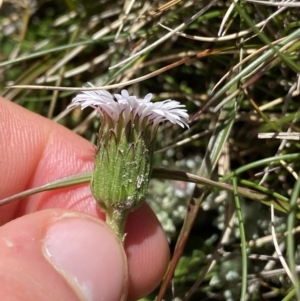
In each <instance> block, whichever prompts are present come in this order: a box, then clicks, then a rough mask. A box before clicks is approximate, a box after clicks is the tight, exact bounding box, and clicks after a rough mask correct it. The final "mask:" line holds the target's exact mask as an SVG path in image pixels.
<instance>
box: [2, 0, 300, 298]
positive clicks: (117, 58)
mask: <svg viewBox="0 0 300 301" xmlns="http://www.w3.org/2000/svg"><path fill="white" fill-rule="evenodd" d="M175 29H176V30H175ZM0 35H1V41H0V43H1V44H0V46H1V48H0V50H1V51H0V78H1V80H0V89H1V90H2V95H3V96H4V97H6V98H8V99H10V100H11V101H14V102H16V103H18V104H20V105H22V106H24V107H26V108H27V109H29V110H32V111H34V112H37V113H38V114H41V115H44V116H46V117H48V118H50V119H53V120H54V121H56V122H59V123H62V124H64V125H65V126H66V127H69V128H70V129H72V130H74V131H75V132H77V133H78V134H79V135H82V136H84V137H85V138H86V139H89V140H91V141H95V132H96V129H97V128H98V126H99V124H98V121H97V119H95V118H94V117H95V114H94V112H92V110H90V111H88V110H85V111H80V110H74V111H73V112H72V113H70V114H66V113H65V112H64V110H65V108H66V106H67V105H68V104H69V103H70V101H71V99H72V97H74V95H75V94H74V93H75V92H74V91H70V90H68V89H61V91H57V90H56V89H51V88H47V87H44V86H51V87H66V88H71V87H77V88H78V87H82V86H86V83H87V82H91V83H93V84H94V85H96V86H107V85H113V86H111V87H110V91H112V92H119V91H120V89H121V88H123V87H126V88H127V89H129V90H130V92H131V93H133V94H135V95H140V96H141V97H142V96H144V95H146V94H147V93H149V92H150V93H153V94H154V100H155V101H156V100H163V99H168V98H171V99H175V100H179V101H181V102H182V103H184V104H185V105H186V106H187V109H188V111H189V114H190V116H191V123H190V129H187V130H182V129H181V128H179V127H178V126H172V125H170V124H166V125H164V126H163V127H162V129H161V131H160V133H159V139H158V140H159V141H158V145H157V154H156V156H155V166H156V167H164V168H168V169H170V168H172V169H178V170H182V171H186V172H189V173H192V174H195V175H197V176H199V177H201V178H200V179H203V178H204V179H211V180H212V182H211V185H210V186H207V185H203V184H199V183H200V182H198V184H197V186H195V184H192V183H190V182H191V181H192V180H191V178H189V179H190V180H189V181H190V182H182V181H178V179H176V177H175V176H174V174H172V173H169V174H168V173H166V174H162V173H159V171H158V172H157V174H156V178H160V179H153V181H152V182H151V187H150V191H149V198H148V201H149V204H150V205H151V206H152V207H153V209H154V210H155V211H156V213H157V215H158V217H159V219H160V220H161V222H162V224H163V226H164V227H165V230H166V233H167V235H168V237H169V240H170V245H171V251H172V254H173V259H172V262H171V265H170V270H169V272H168V273H167V275H166V278H165V280H164V282H163V284H162V286H161V287H160V288H158V289H157V290H156V291H155V292H153V294H151V295H150V296H148V297H146V298H144V299H143V300H154V298H155V297H156V296H157V295H159V297H158V299H159V300H161V299H162V298H164V299H165V300H240V299H241V300H295V299H298V300H299V299H300V298H299V296H300V291H299V288H298V289H297V286H296V284H297V283H298V277H297V273H296V271H297V270H298V267H297V262H298V260H299V246H300V245H299V234H298V232H299V226H298V225H299V222H298V220H297V218H298V217H299V211H298V196H299V189H300V180H299V176H298V175H299V157H300V154H299V147H300V144H299V120H298V119H299V89H298V74H299V72H300V66H299V48H300V40H299V39H300V29H299V2H296V1H293V0H292V1H283V2H277V3H274V2H273V3H271V2H269V1H254V0H247V1H244V0H241V1H237V0H236V1H235V0H233V1H230V0H228V1H221V0H202V1H193V0H192V1H183V0H177V1H176V0H173V1H170V2H167V0H166V1H156V0H153V1H139V0H135V1H134V0H133V1H109V0H99V1H94V0H85V1H83V0H64V1H61V0H53V1H46V0H43V1H42V0H31V1H30V0H18V1H16V0H15V1H14V0H10V1H9V0H7V1H5V2H4V3H2V8H1V10H0ZM116 65H117V66H116ZM11 85H37V86H39V87H41V89H37V87H22V88H20V87H19V88H7V86H11ZM266 133H271V134H268V135H267V134H266ZM172 175H173V178H174V179H175V180H177V181H174V180H173V181H170V180H165V178H172ZM222 185H223V186H222ZM273 207H275V208H276V209H278V210H275V213H274V216H273V217H272V214H271V213H272V208H273ZM187 209H188V210H187ZM272 231H273V235H272ZM281 254H282V255H281ZM170 280H171V281H170Z"/></svg>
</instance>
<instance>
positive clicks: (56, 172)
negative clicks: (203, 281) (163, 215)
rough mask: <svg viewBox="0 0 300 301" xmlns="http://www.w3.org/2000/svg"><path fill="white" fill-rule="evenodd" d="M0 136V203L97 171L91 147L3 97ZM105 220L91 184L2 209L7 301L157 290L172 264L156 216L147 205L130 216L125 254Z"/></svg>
mask: <svg viewBox="0 0 300 301" xmlns="http://www.w3.org/2000/svg"><path fill="white" fill-rule="evenodd" d="M0 133H1V137H2V141H1V143H0V170H1V175H0V183H1V184H0V187H1V189H0V199H2V198H4V197H7V196H10V195H13V194H15V193H18V192H20V191H22V190H24V189H29V188H33V187H36V186H40V185H42V184H45V183H47V182H50V181H53V180H56V179H59V178H62V177H65V176H68V175H72V174H76V173H80V172H83V171H88V170H92V168H93V156H94V149H93V146H92V145H91V144H90V143H89V142H88V141H86V140H84V139H83V138H81V137H79V136H78V135H76V134H74V133H72V132H71V131H69V130H68V129H66V128H64V127H62V126H60V125H58V124H56V123H54V122H52V121H50V120H48V119H46V118H43V117H41V116H39V115H36V114H34V113H31V112H29V111H27V110H25V109H24V108H22V107H20V106H18V105H16V104H14V103H12V102H9V101H7V100H5V99H3V98H0ZM46 209H47V210H46ZM103 220H104V214H103V213H102V212H101V211H100V210H99V209H98V205H97V204H96V202H95V201H94V199H93V198H92V196H91V193H90V189H89V186H88V185H78V186H75V187H70V188H63V189H58V190H53V191H48V192H44V193H41V194H37V195H33V196H31V197H29V198H27V199H26V200H20V201H18V202H13V203H11V204H8V205H5V206H3V207H0V223H1V225H3V226H1V227H0V292H1V300H8V299H9V300H22V301H23V300H24V301H26V300H40V301H47V300H51V301H53V300H64V301H68V300H88V301H94V300H105V301H110V300H112V301H113V300H116V301H117V300H118V301H119V300H123V299H124V298H125V299H126V297H125V296H126V291H127V287H129V289H128V300H134V299H137V298H140V297H142V296H144V295H146V294H147V293H149V292H150V291H151V290H153V289H154V288H155V287H156V286H157V284H158V283H159V281H160V280H161V278H162V277H163V274H164V272H165V270H166V268H167V264H168V259H169V249H168V244H167V241H166V238H165V234H164V232H163V230H162V228H161V226H160V224H159V222H158V221H157V219H156V217H155V215H154V213H153V212H152V211H151V209H150V208H149V207H148V206H147V205H146V204H145V205H142V206H141V207H140V208H139V209H138V210H137V211H135V212H133V213H132V214H131V215H130V217H129V220H128V224H127V226H126V232H127V233H128V235H127V236H126V244H125V251H126V255H125V253H124V251H123V247H122V246H121V243H120V242H119V240H118V239H117V237H116V236H115V234H114V233H113V232H112V231H111V229H110V228H109V227H108V226H107V225H106V224H105V223H104V222H103ZM127 265H128V271H127Z"/></svg>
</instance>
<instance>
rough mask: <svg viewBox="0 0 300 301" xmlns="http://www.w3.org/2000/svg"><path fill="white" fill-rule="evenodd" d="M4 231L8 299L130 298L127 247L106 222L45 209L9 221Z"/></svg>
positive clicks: (0, 270) (2, 283)
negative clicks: (123, 245)
mask: <svg viewBox="0 0 300 301" xmlns="http://www.w3.org/2000/svg"><path fill="white" fill-rule="evenodd" d="M0 235H1V237H2V238H3V239H2V240H1V241H0V256H1V258H5V260H3V261H1V262H0V291H1V298H2V299H3V298H4V299H3V300H5V299H6V297H7V298H8V297H9V298H13V297H14V298H15V299H16V300H24V301H25V300H43V301H47V300H49V301H50V300H87V301H94V300H99V298H100V299H101V298H102V299H103V300H111V301H116V300H124V298H125V297H126V294H127V287H128V282H127V279H128V278H127V273H128V272H127V260H126V256H125V252H124V250H123V247H122V245H121V244H120V242H119V240H118V239H117V237H116V236H115V235H114V233H113V232H112V231H111V230H110V228H108V226H107V225H106V224H105V223H104V222H103V221H99V220H97V219H94V218H93V217H91V216H88V215H85V214H81V213H78V212H71V211H66V210H60V209H55V210H54V209H53V210H45V211H40V212H36V213H34V214H30V215H26V216H23V217H22V218H19V219H16V220H14V221H12V222H10V223H8V224H6V225H5V226H3V227H1V228H0ZM53 288H55V289H53Z"/></svg>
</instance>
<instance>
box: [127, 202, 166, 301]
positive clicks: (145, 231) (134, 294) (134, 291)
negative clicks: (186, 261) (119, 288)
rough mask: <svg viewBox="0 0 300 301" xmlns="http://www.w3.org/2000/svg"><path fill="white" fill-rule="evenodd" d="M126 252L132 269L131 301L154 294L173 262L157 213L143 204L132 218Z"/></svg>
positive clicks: (130, 274) (130, 218) (130, 275)
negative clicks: (170, 261)
mask: <svg viewBox="0 0 300 301" xmlns="http://www.w3.org/2000/svg"><path fill="white" fill-rule="evenodd" d="M126 232H128V236H127V237H126V243H125V250H126V255H127V260H128V267H129V295H128V299H129V300H136V299H139V298H141V297H143V296H146V295H147V294H149V293H150V292H152V291H153V290H154V289H155V288H156V287H157V286H158V284H159V283H160V282H161V280H162V278H163V276H164V274H165V272H166V269H167V267H168V263H169V259H170V249H169V245H168V241H167V238H166V235H165V232H164V230H163V229H162V227H161V224H160V222H159V221H158V219H157V217H156V215H155V214H154V212H153V211H152V210H151V209H150V207H149V206H148V205H147V204H143V205H142V206H141V207H140V208H138V209H137V210H136V211H134V212H133V213H131V215H130V216H129V219H128V222H127V226H126Z"/></svg>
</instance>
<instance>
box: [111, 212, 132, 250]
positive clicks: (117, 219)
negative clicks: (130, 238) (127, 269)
mask: <svg viewBox="0 0 300 301" xmlns="http://www.w3.org/2000/svg"><path fill="white" fill-rule="evenodd" d="M127 217H128V212H126V213H124V212H121V211H119V210H114V209H112V210H108V211H107V212H106V223H107V224H108V225H109V226H110V227H111V228H112V230H113V231H114V232H115V234H116V235H117V236H118V237H119V239H120V241H121V242H122V244H123V245H124V242H125V236H126V234H125V226H126V221H127Z"/></svg>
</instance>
